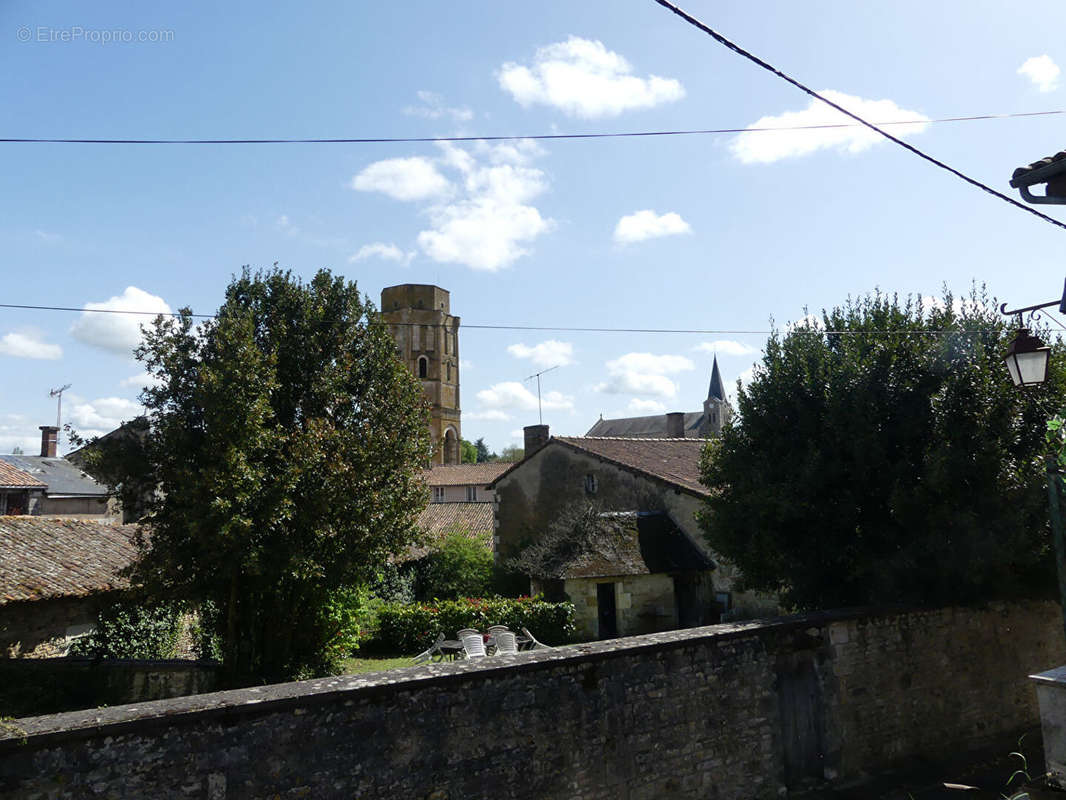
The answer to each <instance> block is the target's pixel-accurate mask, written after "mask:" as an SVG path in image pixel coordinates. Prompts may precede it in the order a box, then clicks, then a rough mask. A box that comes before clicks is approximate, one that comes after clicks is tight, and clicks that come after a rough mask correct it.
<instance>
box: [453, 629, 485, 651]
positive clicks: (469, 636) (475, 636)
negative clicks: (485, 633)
mask: <svg viewBox="0 0 1066 800" xmlns="http://www.w3.org/2000/svg"><path fill="white" fill-rule="evenodd" d="M459 639H460V640H461V641H462V643H463V652H464V653H465V654H466V658H484V657H485V640H484V639H482V638H481V634H480V633H478V632H477V631H474V632H473V633H467V632H466V631H459Z"/></svg>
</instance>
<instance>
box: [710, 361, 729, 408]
mask: <svg viewBox="0 0 1066 800" xmlns="http://www.w3.org/2000/svg"><path fill="white" fill-rule="evenodd" d="M712 398H713V399H715V400H725V387H723V386H722V374H721V373H720V372H719V371H718V356H717V355H716V356H715V357H714V366H712V367H711V385H710V386H709V387H708V389H707V399H708V400H710V399H712Z"/></svg>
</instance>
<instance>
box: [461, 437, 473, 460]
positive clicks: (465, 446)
mask: <svg viewBox="0 0 1066 800" xmlns="http://www.w3.org/2000/svg"><path fill="white" fill-rule="evenodd" d="M476 461H477V448H476V447H474V444H473V442H468V441H467V440H466V439H460V440H459V463H460V464H473V463H475V462H476Z"/></svg>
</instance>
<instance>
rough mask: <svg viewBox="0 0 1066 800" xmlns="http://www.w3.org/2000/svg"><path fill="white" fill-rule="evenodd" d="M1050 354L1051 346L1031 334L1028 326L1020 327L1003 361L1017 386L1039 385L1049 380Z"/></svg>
mask: <svg viewBox="0 0 1066 800" xmlns="http://www.w3.org/2000/svg"><path fill="white" fill-rule="evenodd" d="M1050 355H1051V348H1050V347H1047V346H1045V344H1044V343H1043V342H1042V341H1040V340H1039V339H1038V338H1036V337H1035V336H1033V335H1031V334H1030V333H1029V329H1028V328H1019V329H1018V335H1017V336H1015V337H1014V341H1012V342H1011V343H1010V347H1008V348H1007V355H1006V357H1005V358H1004V359H1003V361H1004V362H1005V363H1006V365H1007V371H1008V372H1009V373H1010V379H1011V380H1012V381H1013V382H1014V385H1015V386H1039V385H1040V384H1042V383H1043V382H1044V381H1046V380H1047V365H1048V357H1049V356H1050Z"/></svg>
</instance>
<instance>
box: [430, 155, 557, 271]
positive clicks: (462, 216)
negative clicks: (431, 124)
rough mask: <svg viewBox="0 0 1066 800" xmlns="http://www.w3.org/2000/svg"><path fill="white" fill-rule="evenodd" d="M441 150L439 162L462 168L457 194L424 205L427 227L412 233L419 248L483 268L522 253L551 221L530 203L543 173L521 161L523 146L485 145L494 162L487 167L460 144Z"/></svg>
mask: <svg viewBox="0 0 1066 800" xmlns="http://www.w3.org/2000/svg"><path fill="white" fill-rule="evenodd" d="M442 150H443V153H444V155H443V157H442V161H443V163H445V164H447V165H448V166H450V167H452V168H454V169H457V170H459V171H460V172H461V173H462V191H463V194H462V196H461V197H460V198H459V199H458V200H456V201H455V202H453V203H448V204H440V205H436V206H432V207H430V208H429V217H430V221H431V223H432V227H431V228H430V229H429V230H424V231H422V232H421V233H419V234H418V244H419V246H420V247H421V248H422V251H423V252H424V253H425V254H426V255H427V256H429V257H430V258H432V259H433V260H434V261H439V262H444V263H459V264H465V265H466V266H468V267H471V268H472V269H476V270H485V271H487V272H495V271H497V270H500V269H503V268H504V267H507V266H509V265H511V264H512V263H514V261H515V260H517V259H518V258H520V257H521V256H524V255H526V254H527V253H528V252H529V251H528V250H527V249H526V248H525V244H526V243H527V242H531V241H532V240H534V239H536V238H537V237H538V236H540V235H541V234H542V233H544V232H546V231H548V230H549V229H550V228H551V226H552V224H553V223H552V220H550V219H545V218H544V217H542V216H541V214H540V211H538V210H537V208H536V207H535V206H533V205H530V202H531V201H532V200H533V199H534V198H535V197H537V196H538V195H540V194H541V193H543V192H544V191H545V190H546V189H547V187H548V181H547V177H546V176H545V174H544V172H542V171H541V170H539V169H535V168H533V167H528V166H525V165H524V163H525V161H526V160H527V159H528V158H529V157H530V155H529V150H528V149H523V148H521V147H516V146H514V145H508V146H506V147H494V148H490V149H489V150H488V151H487V153H488V155H489V161H490V162H496V163H491V165H488V166H487V165H484V164H479V163H478V162H477V160H476V159H475V158H474V156H473V155H471V154H470V153H469V152H468V151H466V150H463V149H461V148H458V147H451V146H445V147H442ZM516 160H517V161H516ZM508 162H511V163H508Z"/></svg>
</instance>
